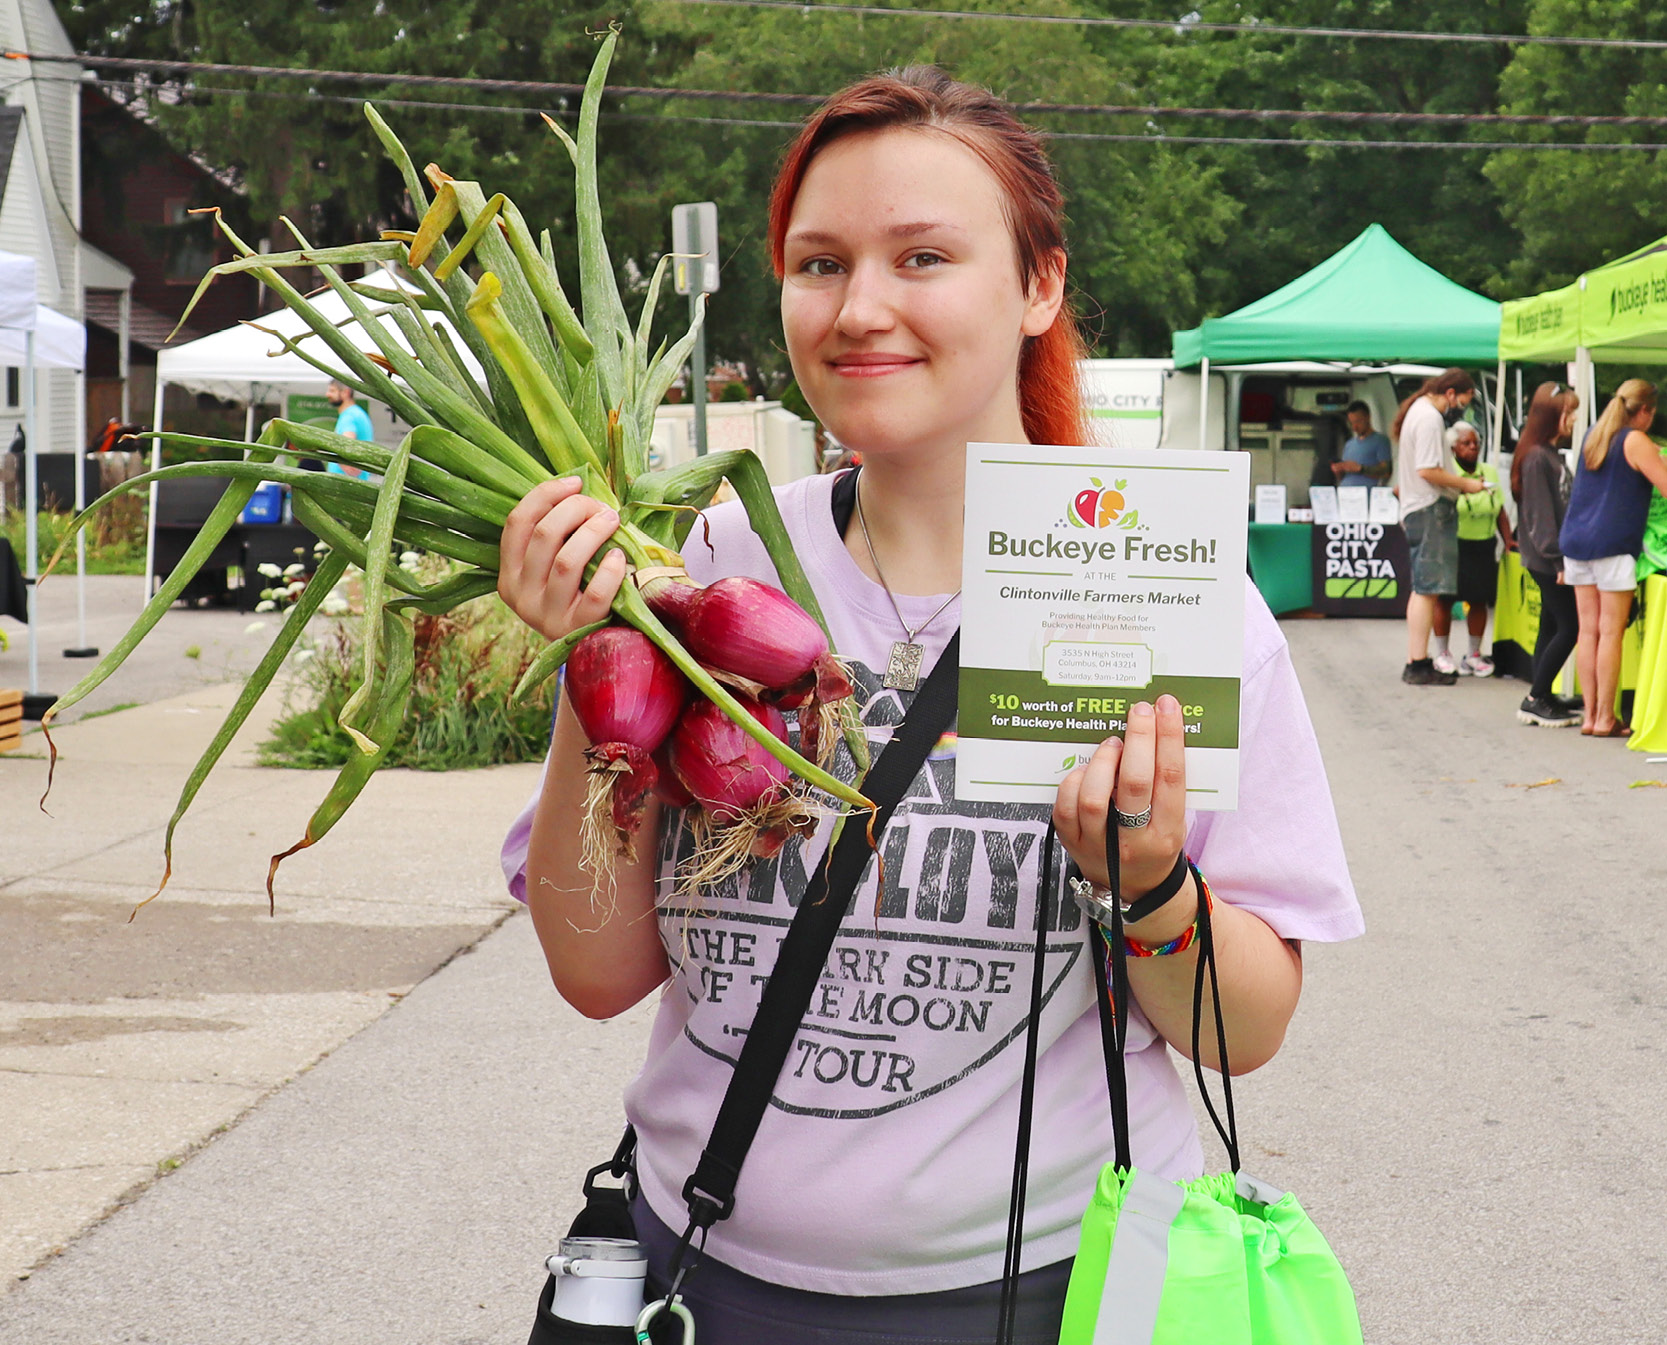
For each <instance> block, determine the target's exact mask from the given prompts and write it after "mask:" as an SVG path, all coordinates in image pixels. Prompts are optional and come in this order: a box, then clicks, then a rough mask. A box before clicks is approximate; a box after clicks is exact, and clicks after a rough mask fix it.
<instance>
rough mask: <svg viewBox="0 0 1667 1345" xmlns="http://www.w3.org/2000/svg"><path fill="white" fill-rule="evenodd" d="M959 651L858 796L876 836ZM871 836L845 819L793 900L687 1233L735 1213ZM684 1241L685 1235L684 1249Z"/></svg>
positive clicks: (703, 1160) (702, 1168) (942, 718)
mask: <svg viewBox="0 0 1667 1345" xmlns="http://www.w3.org/2000/svg"><path fill="white" fill-rule="evenodd" d="M960 651H961V636H960V632H958V631H957V632H956V634H955V635H953V636H952V637H951V638H950V641H949V644H948V646H947V647H946V648H945V649H944V651H943V653H942V655H940V656H939V658H938V661H937V665H936V666H935V667H934V668H933V669H932V673H931V676H929V677H928V678H927V679H926V682H925V684H924V685H923V686H922V687H921V689H920V690H919V692H917V693H916V695H915V699H914V702H913V704H911V705H910V707H909V711H908V713H907V714H906V715H905V716H904V717H903V722H902V723H901V724H899V725H898V727H897V731H896V733H895V735H894V736H893V738H892V740H891V742H890V743H888V744H887V745H886V748H885V750H884V751H883V752H881V753H880V756H879V759H878V760H876V761H875V763H874V767H873V769H872V770H871V771H870V772H869V774H868V778H867V780H866V781H865V782H864V786H863V787H864V791H865V792H866V793H867V795H868V797H869V798H870V799H871V800H872V801H873V802H874V804H875V807H876V810H877V811H876V814H875V817H874V823H873V828H872V830H873V834H874V835H875V836H878V835H879V833H880V832H881V830H882V829H883V828H884V827H885V825H886V823H887V822H889V821H890V820H891V815H892V813H893V812H894V811H896V808H897V805H898V803H899V802H900V801H901V799H902V798H903V794H904V792H905V791H906V790H907V789H908V788H909V786H910V785H911V784H912V783H913V782H914V779H915V776H916V775H918V774H919V772H920V768H921V766H922V765H923V764H924V763H925V761H926V757H927V754H928V753H930V752H931V750H932V747H933V745H934V744H935V743H936V742H937V741H938V739H939V738H941V737H942V736H943V734H944V733H945V732H947V731H948V729H949V727H950V725H952V724H953V723H954V722H955V702H956V692H957V689H958V687H957V683H958V682H959V678H960V662H961V660H960ZM869 830H870V829H869V827H868V826H866V825H865V824H864V819H862V818H861V817H852V818H850V819H849V821H848V822H847V824H846V826H845V829H844V830H843V831H842V832H841V833H840V837H839V840H838V841H837V842H836V843H835V845H834V848H833V852H832V854H831V855H830V856H829V858H828V861H827V862H826V863H825V864H819V865H818V866H817V869H816V872H815V873H814V874H813V875H812V877H811V880H810V883H809V886H808V887H807V888H806V889H805V894H804V896H803V897H802V898H801V899H800V901H799V909H798V911H797V912H796V913H795V914H794V916H793V923H792V925H791V926H789V928H788V931H787V937H786V938H785V939H783V940H782V945H781V951H780V952H779V953H778V954H777V956H776V965H775V969H774V970H773V971H772V972H771V973H770V979H769V981H767V982H766V983H765V986H764V992H763V994H762V995H761V996H760V997H759V1001H758V1011H757V1013H756V1014H755V1015H754V1016H753V1021H752V1026H751V1027H750V1028H749V1029H748V1031H747V1036H746V1040H745V1041H744V1042H743V1043H742V1046H741V1055H740V1058H739V1059H738V1060H737V1061H736V1063H735V1073H734V1075H733V1077H731V1079H730V1081H729V1088H728V1090H727V1091H726V1092H725V1093H724V1100H723V1103H722V1105H721V1106H720V1107H719V1108H718V1117H717V1120H716V1121H714V1122H713V1123H712V1135H711V1138H710V1139H708V1140H707V1142H706V1149H705V1151H704V1152H703V1153H702V1154H701V1156H700V1162H699V1163H698V1164H697V1165H696V1167H695V1170H694V1173H693V1174H692V1175H691V1176H690V1178H689V1180H688V1181H687V1182H686V1183H685V1184H684V1187H683V1199H684V1200H685V1201H686V1202H688V1206H689V1217H690V1221H691V1222H690V1233H692V1232H693V1231H694V1230H695V1229H696V1228H699V1229H707V1228H710V1227H711V1226H712V1225H713V1224H714V1223H716V1222H717V1221H718V1220H719V1219H724V1218H727V1217H728V1216H729V1213H730V1211H731V1210H732V1209H734V1207H735V1184H736V1182H737V1180H738V1179H739V1178H740V1175H741V1164H742V1163H743V1162H744V1161H745V1160H746V1156H747V1150H748V1149H750V1148H751V1147H752V1142H753V1137H754V1136H755V1135H757V1134H758V1127H759V1125H760V1123H761V1122H762V1121H763V1119H764V1113H765V1111H766V1110H767V1109H768V1107H769V1105H770V1094H771V1093H772V1092H773V1091H774V1089H775V1085H776V1080H777V1079H778V1078H779V1077H780V1076H781V1067H782V1065H783V1064H784V1063H785V1062H786V1060H787V1053H788V1052H789V1051H790V1050H791V1049H792V1046H793V1039H794V1038H795V1037H796V1036H797V1035H798V1032H799V1024H800V1022H801V1021H802V1020H803V1019H804V1016H805V1010H806V1009H808V1008H809V1007H810V998H811V996H812V995H813V994H814V993H815V991H816V983H817V981H818V980H819V979H820V977H821V975H822V968H823V966H824V964H825V963H826V962H827V960H828V953H829V951H830V950H831V949H832V948H833V943H834V939H835V937H836V936H837V935H838V933H839V925H840V921H841V920H843V919H844V917H845V911H846V908H847V907H849V905H850V904H851V894H852V893H853V892H854V891H856V887H857V884H858V882H859V881H861V879H862V875H863V873H864V871H865V870H866V869H867V867H868V864H869V861H870V860H872V859H873V858H874V857H875V851H874V848H873V846H872V845H871V843H870V838H869ZM688 1237H689V1234H685V1245H686V1244H687V1239H688Z"/></svg>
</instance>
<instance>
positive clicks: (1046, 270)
mask: <svg viewBox="0 0 1667 1345" xmlns="http://www.w3.org/2000/svg"><path fill="white" fill-rule="evenodd" d="M1064 304H1065V253H1064V251H1063V250H1062V249H1058V248H1056V249H1055V250H1054V251H1053V252H1052V253H1050V254H1049V255H1048V256H1047V257H1046V258H1045V259H1044V260H1043V262H1042V264H1041V266H1040V267H1038V269H1037V272H1036V275H1035V276H1034V277H1032V279H1031V282H1030V297H1029V299H1028V300H1027V301H1026V303H1025V315H1024V321H1023V322H1022V323H1020V329H1021V330H1022V331H1023V332H1024V334H1025V335H1026V336H1040V335H1041V334H1042V333H1043V332H1045V331H1047V330H1048V328H1049V327H1051V326H1053V322H1054V319H1055V318H1057V317H1058V316H1059V310H1060V309H1061V308H1062V307H1063V306H1064Z"/></svg>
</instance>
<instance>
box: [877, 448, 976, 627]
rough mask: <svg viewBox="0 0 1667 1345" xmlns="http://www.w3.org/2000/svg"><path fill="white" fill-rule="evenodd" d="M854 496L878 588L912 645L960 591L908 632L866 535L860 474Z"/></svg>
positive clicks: (958, 595)
mask: <svg viewBox="0 0 1667 1345" xmlns="http://www.w3.org/2000/svg"><path fill="white" fill-rule="evenodd" d="M855 495H856V499H857V525H858V526H859V527H860V528H861V529H862V540H863V541H864V542H865V543H866V544H867V546H868V559H869V560H870V561H872V562H873V564H874V573H875V574H876V575H877V576H879V580H880V587H881V588H883V589H884V590H885V591H886V597H887V598H889V599H890V600H891V610H892V611H893V612H895V613H896V614H897V624H898V625H899V626H901V627H903V635H904V638H905V641H906V642H907V643H908V644H913V643H914V642H915V636H917V635H918V634H920V632H921V631H923V630H925V629H926V628H927V627H928V626H930V625H931V624H932V623H933V622H934V621H936V620H937V619H938V618H939V617H940V616H942V615H943V614H944V611H945V610H946V609H947V608H948V606H949V604H950V603H952V602H954V601H955V599H957V598H959V597H960V596H961V590H960V589H956V590H955V592H953V593H951V594H950V595H949V597H947V598H946V599H944V602H943V605H942V606H941V607H939V608H938V610H937V611H935V612H933V613H932V615H931V616H929V617H927V618H926V620H924V621H922V622H921V623H920V624H919V625H918V626H916V627H915V628H914V629H913V630H910V629H909V623H908V622H907V621H905V620H903V609H902V608H901V607H899V606H898V605H897V595H896V594H895V593H893V592H892V591H891V585H890V584H888V583H886V573H885V571H884V570H882V569H881V568H880V558H879V557H878V556H877V555H875V554H874V539H873V538H872V537H870V536H869V535H868V520H867V519H866V518H864V517H863V513H862V476H861V475H860V474H859V475H858V477H857V485H856V491H855Z"/></svg>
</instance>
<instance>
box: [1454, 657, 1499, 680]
mask: <svg viewBox="0 0 1667 1345" xmlns="http://www.w3.org/2000/svg"><path fill="white" fill-rule="evenodd" d="M1459 673H1460V674H1461V675H1463V676H1469V677H1492V676H1493V660H1492V659H1490V658H1488V657H1487V656H1486V655H1485V654H1466V655H1465V656H1464V657H1463V658H1462V659H1460V660H1459Z"/></svg>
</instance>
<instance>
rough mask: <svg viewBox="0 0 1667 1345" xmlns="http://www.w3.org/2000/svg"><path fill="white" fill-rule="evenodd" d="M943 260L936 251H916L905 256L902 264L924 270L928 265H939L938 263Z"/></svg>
mask: <svg viewBox="0 0 1667 1345" xmlns="http://www.w3.org/2000/svg"><path fill="white" fill-rule="evenodd" d="M943 261H944V258H943V256H942V255H941V254H939V253H936V252H916V253H912V254H911V255H909V256H908V257H906V258H905V259H904V261H903V265H904V266H907V267H912V268H914V269H915V270H924V269H925V268H927V267H930V266H940V265H942V264H943Z"/></svg>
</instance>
